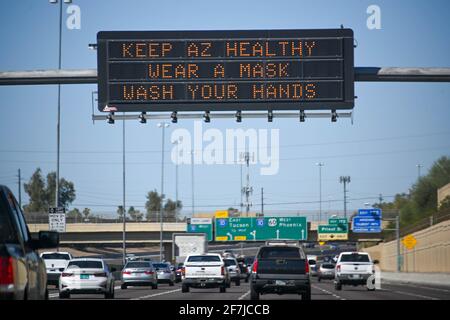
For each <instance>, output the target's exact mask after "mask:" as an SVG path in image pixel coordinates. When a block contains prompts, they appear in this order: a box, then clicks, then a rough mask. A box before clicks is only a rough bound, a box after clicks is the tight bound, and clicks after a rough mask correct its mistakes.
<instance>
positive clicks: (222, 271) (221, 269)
mask: <svg viewBox="0 0 450 320" xmlns="http://www.w3.org/2000/svg"><path fill="white" fill-rule="evenodd" d="M220 274H221V275H225V267H224V266H222V267H221V268H220Z"/></svg>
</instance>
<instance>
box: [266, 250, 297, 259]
mask: <svg viewBox="0 0 450 320" xmlns="http://www.w3.org/2000/svg"><path fill="white" fill-rule="evenodd" d="M259 256H260V258H261V259H280V258H287V259H289V258H301V259H304V256H302V254H301V251H300V250H299V249H298V248H295V247H265V248H261V251H260V252H259Z"/></svg>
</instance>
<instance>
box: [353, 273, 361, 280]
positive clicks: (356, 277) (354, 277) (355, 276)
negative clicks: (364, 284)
mask: <svg viewBox="0 0 450 320" xmlns="http://www.w3.org/2000/svg"><path fill="white" fill-rule="evenodd" d="M359 277H360V275H359V274H354V275H352V278H353V279H359Z"/></svg>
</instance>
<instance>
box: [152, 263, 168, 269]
mask: <svg viewBox="0 0 450 320" xmlns="http://www.w3.org/2000/svg"><path fill="white" fill-rule="evenodd" d="M153 266H154V267H155V268H156V269H167V268H169V265H168V264H165V263H154V264H153Z"/></svg>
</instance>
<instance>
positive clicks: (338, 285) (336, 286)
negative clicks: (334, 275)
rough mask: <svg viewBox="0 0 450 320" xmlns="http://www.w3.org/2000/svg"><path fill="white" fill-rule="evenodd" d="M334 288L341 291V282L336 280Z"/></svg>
mask: <svg viewBox="0 0 450 320" xmlns="http://www.w3.org/2000/svg"><path fill="white" fill-rule="evenodd" d="M334 289H336V290H337V291H341V290H342V284H341V283H340V282H336V283H335V284H334Z"/></svg>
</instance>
